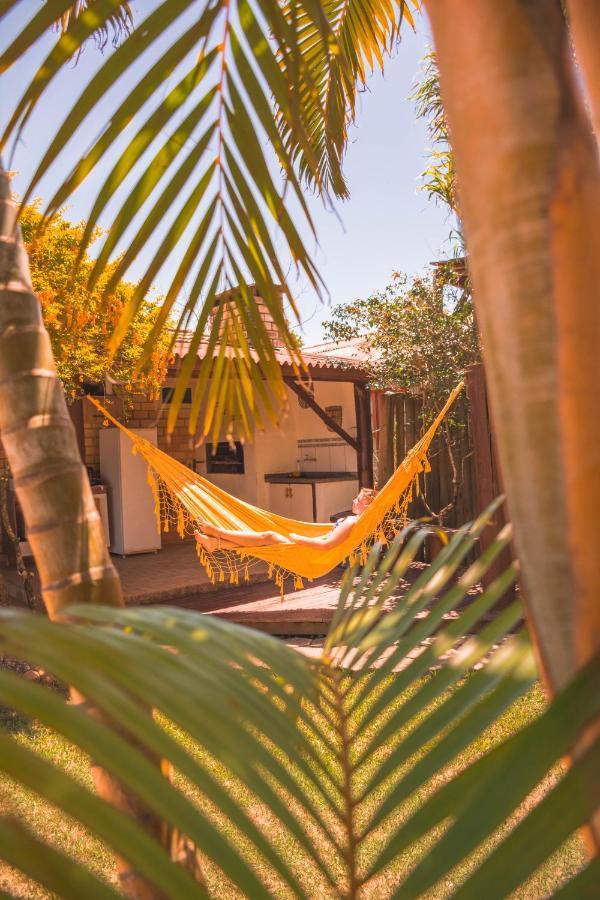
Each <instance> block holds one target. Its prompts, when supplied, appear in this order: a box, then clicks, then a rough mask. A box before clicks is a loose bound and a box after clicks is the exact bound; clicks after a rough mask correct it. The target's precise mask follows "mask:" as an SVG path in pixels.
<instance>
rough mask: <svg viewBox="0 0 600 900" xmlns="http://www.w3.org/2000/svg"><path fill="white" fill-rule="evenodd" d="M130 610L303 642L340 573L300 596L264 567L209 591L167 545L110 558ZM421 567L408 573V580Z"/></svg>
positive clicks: (183, 554) (319, 628)
mask: <svg viewBox="0 0 600 900" xmlns="http://www.w3.org/2000/svg"><path fill="white" fill-rule="evenodd" d="M113 562H114V564H115V566H116V568H117V570H118V572H119V575H120V577H121V582H122V585H123V593H124V595H125V602H126V603H127V604H128V605H138V604H156V603H161V604H167V605H174V606H182V607H185V608H187V609H195V610H197V611H198V612H200V613H205V614H210V615H216V616H219V617H220V618H223V619H226V620H227V621H230V622H236V623H238V624H242V625H247V626H249V627H252V628H258V629H260V630H262V631H266V632H269V633H270V634H276V635H286V636H288V635H290V636H301V637H302V636H307V635H311V636H313V635H317V636H318V635H324V634H326V633H327V629H328V626H329V623H330V621H331V618H332V615H333V611H334V609H335V607H336V604H337V600H338V596H339V590H340V583H341V579H342V577H343V570H342V569H336V570H334V571H333V572H332V573H330V574H329V575H326V576H324V577H323V578H319V579H316V580H315V581H313V582H310V583H308V584H307V586H306V587H305V588H304V589H302V590H299V591H293V590H290V591H286V593H285V597H284V599H283V600H282V599H281V594H280V591H279V588H278V587H276V585H275V584H273V582H272V581H269V580H267V576H266V567H257V568H256V569H255V570H253V583H250V584H244V585H240V586H239V587H228V586H226V585H223V584H216V585H213V584H211V582H210V581H209V579H208V577H207V576H206V573H205V572H204V569H203V568H202V566H201V565H200V563H199V562H198V559H197V557H196V553H195V548H194V545H193V544H192V543H190V542H177V543H173V544H167V545H166V547H164V548H163V549H162V550H161V551H159V552H158V553H150V554H143V555H142V554H140V555H136V556H128V557H126V558H125V559H122V558H121V557H118V556H114V557H113ZM422 567H423V565H422V564H419V563H416V564H414V565H413V567H411V571H410V572H409V575H408V577H409V580H410V579H411V578H412V577H413V576H414V575H416V574H418V572H419V571H421V569H422ZM1 574H2V576H3V578H4V583H5V585H6V587H7V593H8V598H7V599H8V601H9V603H11V604H13V605H19V606H22V605H23V603H24V601H23V596H22V589H21V586H20V581H19V579H18V576H17V574H16V572H13V571H3V572H2V573H1ZM408 584H409V581H405V582H401V584H400V585H399V586H398V589H397V590H396V592H395V594H394V595H393V596H392V597H391V598H390V601H389V603H390V605H395V603H396V602H397V601H398V598H399V597H401V596H402V594H403V592H404V590H405V589H406V587H407V586H408Z"/></svg>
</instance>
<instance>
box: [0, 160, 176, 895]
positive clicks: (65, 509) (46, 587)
mask: <svg viewBox="0 0 600 900" xmlns="http://www.w3.org/2000/svg"><path fill="white" fill-rule="evenodd" d="M0 430H1V434H2V443H3V445H4V449H5V452H6V456H7V459H8V463H9V465H10V468H11V470H12V474H13V477H14V482H15V490H16V494H17V497H18V499H19V503H20V504H21V508H22V510H23V515H24V518H25V522H26V523H27V537H28V541H29V543H30V546H31V549H32V552H33V556H34V559H35V562H36V566H37V569H38V572H39V575H40V581H41V585H42V596H43V599H44V603H45V605H46V609H47V611H48V615H49V616H50V618H59V617H60V615H61V612H62V611H63V610H64V609H65V608H66V607H68V606H70V605H72V604H75V603H104V604H109V605H113V606H120V605H122V603H123V597H122V592H121V585H120V582H119V577H118V575H117V572H116V570H115V568H114V566H113V564H112V562H111V559H110V555H109V553H108V551H107V549H106V541H105V537H104V531H103V528H102V522H101V520H100V516H99V514H98V512H97V510H96V505H95V503H94V499H93V496H92V492H91V488H90V484H89V481H88V478H87V474H86V471H85V469H84V466H83V463H82V461H81V457H80V455H79V447H78V444H77V438H76V435H75V429H74V427H73V424H72V422H71V417H70V416H69V412H68V410H67V406H66V402H65V398H64V393H63V390H62V385H61V383H60V380H59V379H58V377H57V374H56V369H55V365H54V360H53V356H52V348H51V346H50V339H49V337H48V333H47V331H46V329H45V327H44V323H43V321H42V313H41V308H40V304H39V301H38V298H37V297H36V295H35V293H34V292H33V288H32V285H31V280H30V276H29V264H28V259H27V253H26V250H25V247H24V245H23V241H22V238H21V231H20V228H19V225H18V222H17V209H16V206H15V203H14V202H13V200H12V198H11V194H10V182H9V178H8V175H7V173H6V172H5V171H4V169H3V168H2V166H1V165H0ZM71 700H72V702H74V703H81V702H82V701H83V698H82V697H81V696H80V695H77V693H76V692H72V694H71ZM93 714H95V715H100V713H99V712H98V711H96V712H95V713H93ZM94 778H95V782H96V787H97V790H98V793H99V794H100V795H101V796H102V797H104V799H106V800H108V801H109V802H110V803H112V804H113V805H115V806H117V807H118V808H120V809H121V810H123V811H125V812H127V813H128V814H130V815H131V816H133V817H134V818H136V819H137V820H138V822H139V823H140V824H141V825H142V826H143V827H144V828H145V829H146V830H147V831H149V832H150V833H151V834H152V835H153V836H155V837H156V839H157V840H160V838H161V837H162V836H163V830H164V829H163V826H162V823H161V821H160V820H158V819H157V818H156V817H155V816H153V815H149V813H148V810H146V809H145V808H143V807H142V806H141V805H140V804H139V802H138V801H137V799H136V798H135V797H133V796H131V795H130V794H128V793H127V792H126V791H125V790H124V789H123V788H122V786H121V785H120V784H119V783H118V782H116V781H115V780H114V779H113V778H112V776H111V775H110V774H109V773H107V772H105V771H103V770H99V769H95V770H94ZM164 837H165V840H167V839H168V838H167V836H164ZM118 869H119V876H120V879H121V883H122V887H123V890H124V892H125V894H126V896H129V897H136V898H144V900H146V898H147V900H156V898H158V897H159V896H160V895H159V894H158V893H157V892H156V891H155V889H154V888H153V886H152V885H150V884H148V883H147V882H145V881H144V880H143V879H141V878H140V877H139V876H138V875H137V873H135V872H133V871H132V870H131V868H130V866H129V865H128V863H126V862H125V861H124V860H119V861H118Z"/></svg>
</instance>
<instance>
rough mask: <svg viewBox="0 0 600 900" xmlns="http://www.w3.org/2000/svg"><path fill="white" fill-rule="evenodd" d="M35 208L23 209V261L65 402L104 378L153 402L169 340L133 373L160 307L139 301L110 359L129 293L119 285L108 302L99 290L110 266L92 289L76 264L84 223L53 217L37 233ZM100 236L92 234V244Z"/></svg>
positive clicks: (84, 269)
mask: <svg viewBox="0 0 600 900" xmlns="http://www.w3.org/2000/svg"><path fill="white" fill-rule="evenodd" d="M39 207H40V204H39V203H38V202H35V203H32V204H28V205H27V206H25V207H24V209H23V213H22V218H21V227H22V229H23V237H24V240H25V243H26V246H27V251H28V254H29V266H30V270H31V280H32V283H33V287H34V290H35V291H36V293H37V294H38V296H39V298H40V300H41V303H42V308H43V313H44V322H45V323H46V328H47V329H48V332H49V334H50V339H51V342H52V349H53V352H54V359H55V362H56V366H57V369H58V374H59V377H60V379H61V381H62V383H63V385H64V388H65V391H66V393H67V396H68V397H69V398H71V399H72V398H74V397H76V396H77V395H78V394H81V393H83V392H84V388H85V385H86V384H89V383H90V382H91V383H98V382H102V381H103V380H104V378H105V376H107V375H108V376H109V377H110V378H112V379H114V380H115V381H118V382H120V383H122V384H124V385H127V386H128V387H129V386H130V387H132V388H135V389H137V390H140V391H143V392H144V393H149V394H153V393H154V392H155V391H157V390H158V388H159V387H160V385H161V384H162V381H163V379H164V376H165V374H166V368H167V345H168V335H167V334H164V335H163V337H162V338H160V339H159V340H158V341H157V343H156V345H155V347H154V350H153V353H152V356H151V359H150V362H149V365H148V366H146V367H144V370H143V371H140V372H138V371H137V367H138V365H139V363H140V359H141V350H142V347H143V344H144V342H145V340H146V338H147V337H148V335H149V333H150V331H151V329H152V326H153V324H154V322H155V321H156V318H157V315H158V312H159V299H158V298H156V299H145V300H144V302H143V303H142V304H141V305H140V307H139V308H138V310H137V313H136V316H135V319H134V322H133V327H132V328H131V329H130V331H129V332H128V334H127V336H126V338H125V340H124V341H123V342H122V344H121V345H120V347H119V349H118V350H117V352H116V353H115V354H114V355H113V356H112V358H111V357H110V356H109V353H108V350H107V344H108V339H109V338H110V335H111V334H112V331H113V329H114V327H115V324H116V323H117V321H118V320H119V318H120V316H121V314H122V312H123V309H124V307H125V306H126V305H127V303H128V301H129V300H130V298H131V296H132V295H133V293H134V292H135V290H136V285H135V284H134V283H132V282H128V281H120V282H119V283H118V284H117V285H116V286H115V287H114V289H113V290H112V291H111V294H110V296H109V297H105V296H103V294H104V289H105V286H106V284H107V282H108V281H109V279H110V278H111V277H112V273H113V272H114V269H115V267H116V265H117V263H116V262H115V263H114V264H111V265H110V266H109V267H108V268H107V269H106V270H105V272H104V273H103V276H102V278H101V279H100V280H99V281H98V283H97V284H96V285H95V286H94V288H93V289H91V290H90V289H89V288H88V278H89V274H90V272H91V269H92V267H93V264H94V263H93V260H92V259H91V258H90V257H89V256H88V255H87V254H85V255H84V258H83V259H82V260H81V263H80V264H79V266H77V267H76V265H75V263H76V260H77V257H78V251H79V246H80V243H81V238H82V235H83V232H84V230H85V222H79V223H75V222H70V221H69V220H68V219H67V218H66V217H65V215H64V214H63V213H62V212H59V213H58V214H57V215H56V216H55V217H54V218H53V219H52V221H51V222H50V223H48V225H47V226H46V227H45V228H44V230H40V229H39V225H40V223H41V219H42V214H41V212H40V209H39ZM99 235H100V229H96V230H95V237H98V236H99Z"/></svg>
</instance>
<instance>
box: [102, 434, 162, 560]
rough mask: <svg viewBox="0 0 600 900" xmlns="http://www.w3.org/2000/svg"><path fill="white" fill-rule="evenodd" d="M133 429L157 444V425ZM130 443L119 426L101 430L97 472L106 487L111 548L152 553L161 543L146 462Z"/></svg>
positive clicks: (113, 551)
mask: <svg viewBox="0 0 600 900" xmlns="http://www.w3.org/2000/svg"><path fill="white" fill-rule="evenodd" d="M132 431H133V433H134V434H137V435H139V436H140V437H143V438H145V439H146V440H147V441H150V443H152V444H156V428H139V429H132ZM131 447H132V444H131V441H130V440H129V438H128V437H127V435H126V434H124V433H123V432H122V431H121V430H120V428H102V429H101V430H100V475H101V476H102V481H103V483H104V484H105V485H106V488H107V491H108V513H109V522H110V550H111V553H118V554H120V555H121V556H127V555H128V554H130V553H151V552H152V551H154V550H160V546H161V541H160V531H159V529H158V526H157V522H156V516H155V514H154V497H153V494H152V491H151V489H150V485H149V484H148V464H147V463H146V461H145V460H144V458H143V457H142V456H140V454H139V453H138V454H135V455H134V454H133V453H132V452H131Z"/></svg>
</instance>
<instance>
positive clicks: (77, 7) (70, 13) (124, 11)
mask: <svg viewBox="0 0 600 900" xmlns="http://www.w3.org/2000/svg"><path fill="white" fill-rule="evenodd" d="M89 5H90V0H75V2H71V4H70V6H69V8H68V9H67V10H65V12H63V13H62V15H61V16H60V19H57V20H56V22H55V29H56V30H57V31H62V32H65V31H67V30H68V29H69V28H70V27H71V26H72V25H73V23H74V22H75V20H76V19H78V18H79V16H81V14H82V13H83V12H84V11H85V10H86V9H87V8H88V6H89ZM132 26H133V11H132V9H131V6H130V4H129V3H127V2H126V0H121V4H120V7H119V9H117V10H116V12H115V13H114V14H113V15H112V16H111V17H110V19H109V20H108V21H107V22H106V24H105V25H104V26H102V27H101V28H99V29H98V30H97V31H95V32H94V41H95V42H96V46H97V47H98V49H99V50H104V49H105V47H106V46H107V44H108V42H109V39H110V40H112V45H113V47H116V46H117V44H118V43H119V40H120V39H121V38H122V37H123V35H125V34H129V32H130V31H131V28H132Z"/></svg>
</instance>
